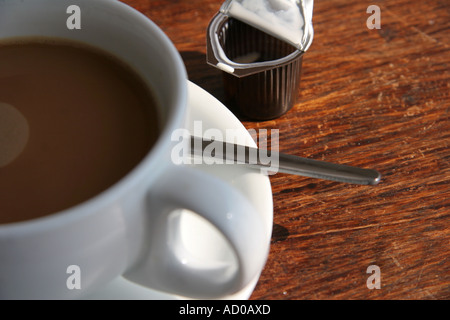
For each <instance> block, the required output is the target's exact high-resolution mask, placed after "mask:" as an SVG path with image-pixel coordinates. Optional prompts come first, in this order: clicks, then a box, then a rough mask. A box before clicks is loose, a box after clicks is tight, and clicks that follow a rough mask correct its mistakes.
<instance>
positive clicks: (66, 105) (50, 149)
mask: <svg viewBox="0 0 450 320" xmlns="http://www.w3.org/2000/svg"><path fill="white" fill-rule="evenodd" d="M155 103H156V102H155V99H154V97H153V95H152V93H151V92H150V90H149V89H148V88H147V87H146V86H145V84H144V83H143V81H142V80H141V79H140V78H139V76H138V75H137V74H136V73H134V72H133V71H132V70H131V68H129V67H127V66H126V65H125V64H124V63H122V62H121V61H119V60H117V59H115V58H113V57H111V56H109V55H107V54H106V53H103V52H102V51H99V50H96V49H93V48H90V47H87V46H86V47H85V46H83V45H80V44H75V43H72V42H65V41H59V40H55V41H41V40H27V41H21V42H4V43H1V42H0V126H1V127H0V152H1V153H2V154H1V155H0V224H3V223H10V222H18V221H23V220H28V219H32V218H37V217H41V216H45V215H49V214H52V213H55V212H58V211H61V210H63V209H67V208H69V207H72V206H74V205H76V204H79V203H81V202H84V201H85V200H88V199H90V198H92V197H94V196H95V195H97V194H99V193H100V192H102V191H104V190H106V189H107V188H108V187H110V186H111V185H113V184H114V183H116V182H117V181H119V180H120V179H121V178H122V177H124V176H125V175H126V174H127V173H129V172H130V171H131V169H133V168H134V167H135V166H136V165H137V164H138V163H139V162H140V161H141V160H142V159H143V157H144V156H145V155H146V154H147V153H148V151H149V150H150V148H151V147H152V145H153V144H154V142H155V141H156V138H157V136H158V133H159V130H158V123H157V109H156V105H155Z"/></svg>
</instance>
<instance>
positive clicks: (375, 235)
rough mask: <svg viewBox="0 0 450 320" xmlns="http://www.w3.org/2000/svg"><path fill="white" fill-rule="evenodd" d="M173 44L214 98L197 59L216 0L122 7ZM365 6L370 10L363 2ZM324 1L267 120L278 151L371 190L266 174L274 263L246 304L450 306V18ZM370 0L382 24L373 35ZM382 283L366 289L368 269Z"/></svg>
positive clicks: (215, 83) (423, 5) (441, 10)
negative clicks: (340, 168) (286, 103)
mask: <svg viewBox="0 0 450 320" xmlns="http://www.w3.org/2000/svg"><path fill="white" fill-rule="evenodd" d="M125 2H126V3H128V4H129V5H131V6H132V7H134V8H136V9H138V10H139V11H141V12H142V13H144V14H145V15H146V16H148V17H149V18H151V19H152V20H153V21H155V22H156V24H158V25H159V26H160V27H161V28H162V29H163V30H164V32H166V34H167V35H168V36H169V38H170V39H171V40H172V41H173V42H174V43H175V45H176V47H177V49H178V50H179V51H180V53H181V56H182V57H183V59H184V62H185V64H186V68H187V70H188V74H189V78H190V80H191V81H192V82H194V83H196V84H198V85H199V86H201V87H202V88H204V89H205V90H207V91H208V92H210V93H211V94H213V95H214V96H215V97H217V98H218V99H219V100H220V101H223V100H224V90H223V85H222V76H221V72H220V71H218V70H216V69H215V68H212V67H210V66H208V65H207V64H206V62H205V52H206V28H207V25H208V23H209V21H210V19H211V18H212V17H213V15H214V14H215V13H216V12H217V11H218V10H219V7H220V5H221V3H222V1H219V0H190V1H163V0H126V1H125ZM372 2H373V3H372ZM372 2H367V1H361V0H334V1H332V0H322V1H316V3H315V6H314V18H313V23H314V31H315V37H314V41H313V44H312V46H311V47H310V49H309V50H308V52H307V53H306V54H305V56H304V60H303V75H302V81H301V84H300V86H301V89H302V90H301V93H300V96H299V102H298V103H297V104H296V105H295V106H294V108H293V109H291V110H290V111H289V112H288V113H287V114H286V115H284V116H282V117H281V118H279V119H276V120H273V121H265V122H251V121H243V123H244V125H245V126H246V128H247V129H250V128H253V129H256V130H258V129H279V132H280V138H279V149H280V151H282V152H287V153H292V154H295V155H299V156H304V157H310V158H313V159H321V160H326V161H330V162H337V163H345V164H349V165H354V166H360V167H368V168H374V169H377V170H379V171H380V172H381V173H382V174H383V180H382V181H381V183H380V184H379V185H377V186H358V185H349V184H342V183H337V182H329V181H324V180H317V179H310V178H304V177H297V176H290V175H285V174H277V175H275V176H271V178H270V180H271V184H272V189H273V201H274V225H273V236H272V244H271V250H270V255H269V258H268V261H267V264H266V266H265V268H264V270H263V272H262V274H261V277H260V280H259V282H258V284H257V286H256V288H255V291H254V293H253V295H252V296H251V298H252V299H449V298H450V260H449V253H450V249H449V245H450V230H449V224H450V219H449V218H450V185H449V180H450V168H449V167H450V151H449V143H450V122H449V106H450V103H449V91H450V81H449V80H450V76H449V72H450V68H449V67H450V53H449V52H450V51H449V49H450V41H449V40H450V37H449V34H450V13H449V10H450V8H449V3H448V2H447V1H442V0H433V1H426V2H422V1H406V0H391V1H372ZM370 4H375V5H378V6H379V8H380V9H381V29H368V28H367V26H366V21H367V19H368V18H369V16H370V15H371V14H370V13H366V10H367V7H368V6H369V5H370ZM372 265H375V266H378V267H379V270H380V274H381V288H380V289H376V288H374V289H369V288H368V285H367V280H368V278H369V277H370V276H372V275H375V273H373V274H372V273H367V269H368V267H369V266H372Z"/></svg>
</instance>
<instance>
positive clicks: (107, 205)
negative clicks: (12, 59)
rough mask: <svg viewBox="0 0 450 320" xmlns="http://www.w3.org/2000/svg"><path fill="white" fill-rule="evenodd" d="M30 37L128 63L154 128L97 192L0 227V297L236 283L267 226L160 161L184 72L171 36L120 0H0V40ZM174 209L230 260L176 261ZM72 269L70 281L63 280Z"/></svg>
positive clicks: (203, 181) (223, 288) (225, 188)
mask: <svg viewBox="0 0 450 320" xmlns="http://www.w3.org/2000/svg"><path fill="white" fill-rule="evenodd" d="M72 5H76V6H77V7H78V8H79V9H80V12H81V15H80V18H81V20H80V22H81V24H80V27H81V29H70V28H68V26H67V19H68V18H69V17H70V12H68V11H67V9H68V8H69V6H72ZM31 36H41V37H42V36H45V37H59V38H68V39H73V40H78V41H82V42H85V43H88V44H91V45H94V46H96V47H99V48H102V49H104V50H106V51H108V52H110V53H113V54H114V55H116V56H117V57H119V58H120V59H121V60H123V61H125V62H127V63H128V64H130V65H131V66H132V67H133V68H134V69H135V70H137V71H138V72H139V73H140V75H141V76H142V78H143V80H144V81H145V82H146V83H147V84H148V85H149V86H151V87H152V89H153V91H154V92H155V93H156V95H157V99H158V102H159V103H158V104H159V105H160V108H159V115H160V123H161V124H162V128H163V129H162V132H161V134H160V136H159V138H158V141H157V143H156V145H155V146H154V147H153V148H152V150H151V151H150V152H149V154H148V155H147V156H146V157H145V158H144V159H143V160H142V161H141V163H140V164H139V165H138V166H137V167H136V168H134V169H133V170H132V172H131V173H129V174H128V175H127V176H126V177H124V178H123V179H122V180H121V181H119V182H118V183H116V184H115V185H114V186H112V187H111V188H109V189H108V190H106V191H105V192H103V193H101V194H99V195H97V196H96V197H94V198H93V199H91V200H88V201H86V202H84V203H80V204H79V205H77V206H75V207H72V208H70V209H67V210H64V211H62V212H59V213H56V214H53V215H50V216H46V217H42V218H37V219H34V220H29V221H25V222H18V223H11V224H4V225H0V299H17V298H18V299H28V298H38V299H47V298H56V299H71V298H79V297H81V298H82V297H83V296H85V295H86V294H89V293H92V292H94V291H95V290H97V289H98V288H101V287H102V286H104V285H105V284H107V283H108V282H110V281H111V280H113V279H115V278H116V277H118V276H120V275H125V276H126V277H127V278H128V279H131V280H133V281H135V282H138V283H142V284H143V285H146V286H149V287H151V288H153V289H156V290H162V291H165V292H168V293H171V294H178V295H183V296H187V297H192V298H216V297H221V296H224V295H227V294H231V293H234V292H237V291H239V290H240V289H242V288H244V287H245V286H246V285H247V284H248V283H249V282H250V281H252V280H253V279H254V278H255V277H256V276H257V275H258V274H259V272H260V271H261V269H262V267H263V266H264V263H265V260H266V258H267V254H268V247H269V243H268V241H267V236H266V230H265V227H264V224H263V221H262V218H261V216H260V215H259V214H258V212H256V210H255V208H254V207H253V206H252V205H251V204H250V203H249V202H248V200H247V199H246V198H245V197H244V196H243V195H242V194H240V193H239V192H238V191H237V190H236V189H234V188H233V187H232V186H230V185H229V184H227V183H225V182H224V181H222V180H220V179H218V178H215V177H213V176H211V175H208V174H206V173H204V172H201V171H198V170H196V169H195V168H192V167H187V166H177V165H175V164H174V163H173V162H172V161H171V157H170V155H171V150H172V148H173V147H174V144H175V143H176V142H173V141H171V138H170V137H171V133H172V132H173V131H174V130H175V129H179V128H183V127H185V125H186V112H187V76H186V71H185V68H184V65H183V62H182V60H181V57H180V55H179V54H178V52H177V50H176V49H175V47H174V46H173V44H172V43H171V42H170V40H169V39H168V38H167V37H166V36H165V35H164V33H163V32H162V31H161V30H160V29H159V28H158V27H157V26H156V25H155V24H154V23H153V22H151V21H150V20H149V19H148V18H147V17H145V16H144V15H142V14H141V13H139V12H137V11H136V10H134V9H132V8H130V7H129V6H127V5H125V4H123V3H121V2H119V1H113V0H95V1H93V0H70V1H66V0H22V1H13V0H0V41H1V40H2V39H6V38H11V37H31ZM176 209H188V210H191V211H194V212H196V213H197V214H198V215H199V216H201V217H203V218H205V219H206V220H207V221H209V222H210V223H211V224H212V225H213V226H215V227H216V228H217V230H218V231H217V232H219V233H220V234H221V235H222V236H223V237H224V238H225V239H226V240H227V242H228V243H229V246H230V248H231V251H232V252H233V255H234V260H235V264H234V265H233V266H231V267H227V268H223V267H221V268H217V266H214V265H213V264H211V263H209V262H208V261H207V260H205V261H202V262H201V263H199V261H195V262H191V261H189V259H188V260H185V257H183V254H180V251H182V248H179V247H178V242H177V228H176V227H174V225H176V212H177V211H176ZM73 268H75V269H73ZM75 271H76V272H78V275H79V277H80V280H81V282H80V287H79V288H71V287H70V286H69V284H70V283H69V282H70V277H71V275H72V272H75Z"/></svg>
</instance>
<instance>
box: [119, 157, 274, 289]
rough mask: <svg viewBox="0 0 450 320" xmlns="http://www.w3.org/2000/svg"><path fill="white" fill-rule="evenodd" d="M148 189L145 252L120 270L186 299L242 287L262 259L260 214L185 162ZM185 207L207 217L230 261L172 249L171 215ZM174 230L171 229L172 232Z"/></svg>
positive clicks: (264, 252) (263, 232) (263, 245)
mask: <svg viewBox="0 0 450 320" xmlns="http://www.w3.org/2000/svg"><path fill="white" fill-rule="evenodd" d="M157 185H158V188H157V190H155V191H153V190H152V191H151V194H150V195H149V198H148V204H149V206H150V208H151V217H150V222H149V225H150V232H149V238H148V239H147V240H146V241H148V243H147V244H148V247H147V248H146V249H147V250H148V251H147V253H146V254H145V258H143V259H141V260H140V262H139V263H138V264H137V266H135V267H134V268H133V269H132V270H131V272H130V273H129V274H128V275H126V277H127V278H129V279H130V280H132V281H135V282H138V283H141V284H143V285H146V286H149V287H151V288H153V289H157V290H162V291H165V292H169V293H173V294H177V295H183V296H189V297H192V298H216V297H220V296H224V295H228V294H232V293H235V292H237V291H239V290H240V289H242V288H244V287H245V286H246V285H247V284H249V282H250V281H252V280H253V279H254V278H255V277H256V276H257V275H258V274H259V272H260V271H261V268H262V266H263V265H264V263H265V260H266V257H267V253H268V248H269V240H270V239H269V237H268V236H267V230H266V226H265V225H264V223H263V219H262V218H261V215H260V214H258V212H257V211H256V209H255V208H254V207H253V205H251V204H250V202H249V201H248V200H247V199H246V198H245V197H244V196H243V195H242V194H240V193H239V192H238V191H237V190H235V189H234V188H233V187H232V186H230V185H228V184H227V183H225V182H224V181H221V180H220V179H218V178H216V177H213V176H211V175H209V174H206V173H204V172H201V171H199V170H196V169H194V168H191V167H178V166H176V167H174V168H171V170H169V172H168V173H167V174H166V175H164V176H162V177H161V178H160V179H159V181H158V183H157ZM177 209H188V210H191V211H193V212H195V213H197V214H199V215H200V216H201V217H203V218H205V219H206V220H207V221H209V222H210V223H211V224H212V225H213V226H215V227H216V228H217V229H218V230H219V232H220V233H221V234H222V235H223V236H224V237H225V239H226V240H227V241H228V244H229V245H230V247H231V248H232V251H233V252H234V256H235V261H236V266H235V268H234V270H233V272H232V274H231V275H230V268H224V269H220V268H218V269H217V268H216V269H215V268H214V267H212V266H208V263H207V262H204V263H203V265H202V261H189V257H188V258H187V259H183V258H182V257H180V254H179V252H177V245H176V243H177V241H176V237H177V234H176V228H173V226H174V224H175V225H176V221H177V219H175V218H174V216H173V215H172V214H171V213H173V212H174V211H175V210H177ZM174 230H175V231H174Z"/></svg>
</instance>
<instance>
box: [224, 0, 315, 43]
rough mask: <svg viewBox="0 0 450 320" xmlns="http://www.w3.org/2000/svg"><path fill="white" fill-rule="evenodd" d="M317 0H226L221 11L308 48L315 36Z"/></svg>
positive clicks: (279, 37)
mask: <svg viewBox="0 0 450 320" xmlns="http://www.w3.org/2000/svg"><path fill="white" fill-rule="evenodd" d="M313 5H314V0H227V1H225V2H224V3H223V5H222V7H221V8H220V12H221V13H223V14H225V15H227V16H230V17H233V18H235V19H238V20H240V21H242V22H245V23H247V24H249V25H251V26H253V27H255V28H257V29H259V30H261V31H263V32H266V33H268V34H270V35H272V36H274V37H276V38H278V39H280V40H283V41H286V42H288V43H290V44H291V45H293V46H294V47H296V48H298V49H300V50H302V51H306V50H308V48H309V46H310V45H311V43H312V39H313V36H314V31H313V26H312V15H313Z"/></svg>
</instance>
